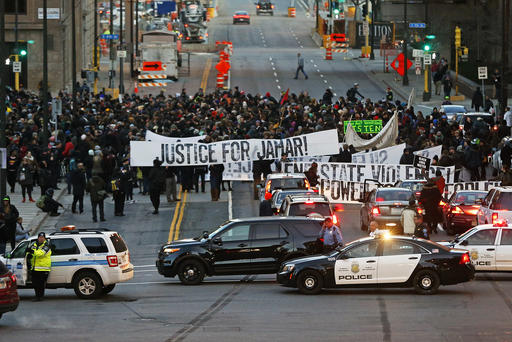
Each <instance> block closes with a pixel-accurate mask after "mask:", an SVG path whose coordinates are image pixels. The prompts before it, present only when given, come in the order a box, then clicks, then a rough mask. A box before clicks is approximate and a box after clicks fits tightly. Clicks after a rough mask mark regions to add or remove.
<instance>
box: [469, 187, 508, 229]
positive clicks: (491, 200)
mask: <svg viewBox="0 0 512 342" xmlns="http://www.w3.org/2000/svg"><path fill="white" fill-rule="evenodd" d="M498 219H505V220H507V222H512V186H499V187H496V188H494V189H491V190H489V192H488V193H487V196H485V198H484V199H483V200H482V204H481V205H480V209H479V210H478V213H477V223H478V224H487V223H494V222H495V221H496V220H498Z"/></svg>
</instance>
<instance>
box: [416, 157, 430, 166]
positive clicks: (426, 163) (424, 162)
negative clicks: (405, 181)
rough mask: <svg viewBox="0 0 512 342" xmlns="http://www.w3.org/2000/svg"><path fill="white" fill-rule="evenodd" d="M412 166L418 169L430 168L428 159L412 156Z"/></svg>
mask: <svg viewBox="0 0 512 342" xmlns="http://www.w3.org/2000/svg"><path fill="white" fill-rule="evenodd" d="M413 165H414V167H417V168H419V169H428V168H429V167H430V158H427V157H423V156H418V155H414V162H413Z"/></svg>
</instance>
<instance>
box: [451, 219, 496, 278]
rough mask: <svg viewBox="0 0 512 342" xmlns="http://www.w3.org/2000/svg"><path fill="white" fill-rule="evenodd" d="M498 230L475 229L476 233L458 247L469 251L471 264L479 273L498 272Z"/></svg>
mask: <svg viewBox="0 0 512 342" xmlns="http://www.w3.org/2000/svg"><path fill="white" fill-rule="evenodd" d="M497 235H498V228H489V229H475V232H474V233H473V234H471V235H469V236H468V237H466V238H465V239H464V240H462V241H460V242H459V243H458V245H457V246H456V247H458V248H463V249H466V250H468V251H469V257H470V258H471V262H472V263H473V265H475V268H476V270H477V271H495V270H496V237H497Z"/></svg>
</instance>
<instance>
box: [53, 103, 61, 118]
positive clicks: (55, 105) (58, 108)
mask: <svg viewBox="0 0 512 342" xmlns="http://www.w3.org/2000/svg"><path fill="white" fill-rule="evenodd" d="M59 115H62V100H61V99H58V98H55V99H52V119H53V121H54V122H55V121H57V116H59Z"/></svg>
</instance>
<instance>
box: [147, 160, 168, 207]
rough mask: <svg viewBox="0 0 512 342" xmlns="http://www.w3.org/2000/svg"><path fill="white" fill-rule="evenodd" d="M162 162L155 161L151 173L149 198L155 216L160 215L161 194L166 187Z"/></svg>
mask: <svg viewBox="0 0 512 342" xmlns="http://www.w3.org/2000/svg"><path fill="white" fill-rule="evenodd" d="M161 165H162V162H161V161H160V160H158V159H155V160H153V168H152V169H151V171H150V172H149V182H150V183H149V197H150V198H151V203H152V204H153V208H154V209H155V210H153V214H154V215H156V214H158V208H159V207H160V194H161V193H162V190H163V189H164V186H165V170H164V169H163V168H162V167H161Z"/></svg>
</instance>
